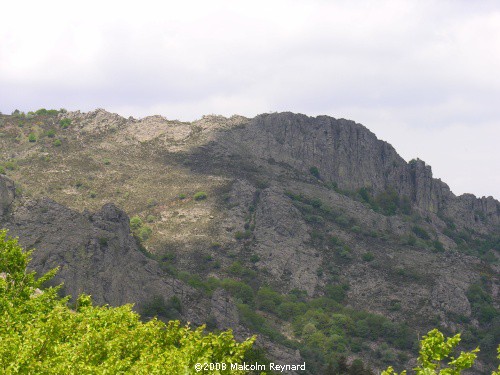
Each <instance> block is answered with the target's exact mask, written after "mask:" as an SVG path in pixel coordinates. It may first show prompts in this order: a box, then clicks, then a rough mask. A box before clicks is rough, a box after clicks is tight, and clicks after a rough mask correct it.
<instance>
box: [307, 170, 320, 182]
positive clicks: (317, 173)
mask: <svg viewBox="0 0 500 375" xmlns="http://www.w3.org/2000/svg"><path fill="white" fill-rule="evenodd" d="M309 172H310V173H311V174H312V175H313V176H314V177H316V178H317V179H319V178H320V175H319V169H318V167H311V168H309Z"/></svg>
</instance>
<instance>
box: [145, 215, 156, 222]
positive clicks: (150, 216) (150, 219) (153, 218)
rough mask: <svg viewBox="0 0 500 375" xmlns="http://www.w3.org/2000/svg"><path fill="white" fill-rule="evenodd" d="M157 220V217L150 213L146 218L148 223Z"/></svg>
mask: <svg viewBox="0 0 500 375" xmlns="http://www.w3.org/2000/svg"><path fill="white" fill-rule="evenodd" d="M155 220H156V217H155V216H153V215H148V217H147V218H146V221H147V222H148V223H153V222H154V221H155Z"/></svg>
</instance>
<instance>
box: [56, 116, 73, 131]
mask: <svg viewBox="0 0 500 375" xmlns="http://www.w3.org/2000/svg"><path fill="white" fill-rule="evenodd" d="M59 125H60V126H61V128H63V129H67V128H69V126H70V125H71V120H70V119H69V118H63V119H62V120H61V121H59Z"/></svg>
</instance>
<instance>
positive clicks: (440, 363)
mask: <svg viewBox="0 0 500 375" xmlns="http://www.w3.org/2000/svg"><path fill="white" fill-rule="evenodd" d="M459 342H460V334H456V335H455V336H453V337H448V338H446V339H445V337H444V335H443V334H442V333H441V332H439V330H437V329H433V330H432V331H430V332H429V333H428V334H427V335H426V336H424V337H423V338H422V341H420V352H419V356H418V364H419V366H418V367H416V368H414V370H415V373H416V375H432V374H440V375H459V374H460V373H461V372H462V370H465V369H468V368H470V367H472V365H473V364H474V360H475V359H476V357H477V355H476V353H477V352H478V351H479V348H476V349H474V350H472V351H470V352H461V353H460V355H459V356H458V357H456V358H455V357H453V356H452V351H453V349H454V348H455V347H456V346H457V345H458V343H459ZM404 374H406V370H405V371H403V372H401V375H404ZM382 375H397V373H396V372H394V369H393V368H392V367H389V368H387V370H385V371H383V372H382Z"/></svg>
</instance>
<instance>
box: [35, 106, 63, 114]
mask: <svg viewBox="0 0 500 375" xmlns="http://www.w3.org/2000/svg"><path fill="white" fill-rule="evenodd" d="M58 113H59V111H58V110H57V109H45V108H40V109H39V110H37V111H35V114H36V115H38V116H55V115H57V114H58Z"/></svg>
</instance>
